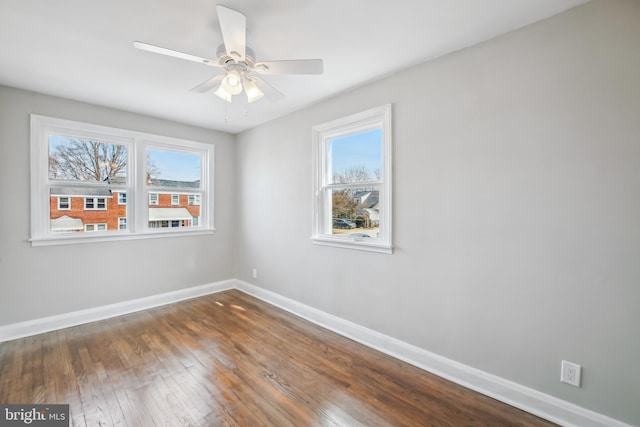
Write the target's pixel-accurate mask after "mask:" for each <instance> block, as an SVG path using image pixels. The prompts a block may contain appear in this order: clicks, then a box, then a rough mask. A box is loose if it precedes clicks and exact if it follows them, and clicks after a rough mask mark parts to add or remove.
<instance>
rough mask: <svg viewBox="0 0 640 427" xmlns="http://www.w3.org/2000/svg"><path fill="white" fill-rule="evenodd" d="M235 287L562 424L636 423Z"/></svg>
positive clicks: (615, 426)
mask: <svg viewBox="0 0 640 427" xmlns="http://www.w3.org/2000/svg"><path fill="white" fill-rule="evenodd" d="M236 287H237V289H239V290H241V291H242V292H245V293H247V294H249V295H252V296H254V297H256V298H259V299H261V300H263V301H265V302H267V303H269V304H272V305H275V306H276V307H280V308H282V309H284V310H286V311H288V312H290V313H293V314H295V315H297V316H299V317H302V318H303V319H306V320H309V321H310V322H313V323H315V324H317V325H319V326H322V327H324V328H326V329H329V330H331V331H333V332H336V333H338V334H340V335H342V336H345V337H347V338H350V339H352V340H354V341H357V342H359V343H361V344H364V345H366V346H367V347H371V348H374V349H376V350H378V351H381V352H382V353H385V354H388V355H389V356H392V357H395V358H396V359H400V360H402V361H404V362H407V363H409V364H411V365H414V366H416V367H418V368H420V369H424V370H425V371H428V372H432V373H434V374H436V375H438V376H440V377H443V378H446V379H448V380H450V381H452V382H454V383H457V384H460V385H462V386H464V387H467V388H470V389H472V390H475V391H477V392H479V393H482V394H484V395H487V396H490V397H492V398H494V399H496V400H499V401H501V402H504V403H507V404H509V405H511V406H515V407H516V408H520V409H522V410H524V411H527V412H529V413H532V414H535V415H537V416H539V417H541V418H544V419H546V420H549V421H552V422H555V423H558V424H560V425H563V426H570V427H632V426H631V425H629V424H625V423H623V422H621V421H618V420H615V419H613V418H610V417H608V416H606V415H602V414H599V413H597V412H594V411H591V410H589V409H586V408H583V407H580V406H577V405H574V404H572V403H569V402H566V401H564V400H561V399H558V398H556V397H553V396H550V395H548V394H545V393H541V392H539V391H537V390H534V389H531V388H528V387H525V386H523V385H520V384H517V383H514V382H513V381H509V380H506V379H504V378H500V377H498V376H495V375H492V374H489V373H487V372H484V371H481V370H479V369H476V368H472V367H471V366H467V365H464V364H462V363H458V362H456V361H454V360H451V359H447V358H446V357H442V356H439V355H437V354H434V353H431V352H429V351H427V350H424V349H422V348H419V347H416V346H414V345H411V344H408V343H406V342H403V341H400V340H397V339H395V338H392V337H390V336H387V335H384V334H381V333H379V332H376V331H373V330H371V329H368V328H365V327H363V326H360V325H358V324H355V323H353V322H349V321H348V320H344V319H341V318H339V317H337V316H334V315H331V314H329V313H325V312H323V311H321V310H318V309H316V308H313V307H309V306H307V305H304V304H302V303H299V302H297V301H294V300H292V299H289V298H286V297H283V296H281V295H278V294H276V293H274V292H271V291H268V290H265V289H263V288H259V287H257V286H254V285H252V284H250V283H247V282H243V281H240V280H238V281H237V286H236Z"/></svg>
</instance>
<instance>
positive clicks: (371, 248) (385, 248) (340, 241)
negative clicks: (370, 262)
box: [311, 236, 393, 254]
mask: <svg viewBox="0 0 640 427" xmlns="http://www.w3.org/2000/svg"><path fill="white" fill-rule="evenodd" d="M311 241H312V242H313V244H314V245H321V246H334V247H338V248H344V249H355V250H359V251H368V252H377V253H381V254H392V253H393V246H391V245H385V244H383V243H373V242H367V241H364V240H355V239H353V240H348V239H345V238H331V237H329V236H327V237H324V236H323V237H312V238H311Z"/></svg>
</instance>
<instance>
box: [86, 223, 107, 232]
mask: <svg viewBox="0 0 640 427" xmlns="http://www.w3.org/2000/svg"><path fill="white" fill-rule="evenodd" d="M89 226H91V227H93V230H87V227H89ZM100 226H104V230H98V227H100ZM108 229H109V227H108V226H107V223H105V222H100V223H95V224H94V223H92V224H85V225H84V231H85V232H87V233H96V232H98V231H107V230H108Z"/></svg>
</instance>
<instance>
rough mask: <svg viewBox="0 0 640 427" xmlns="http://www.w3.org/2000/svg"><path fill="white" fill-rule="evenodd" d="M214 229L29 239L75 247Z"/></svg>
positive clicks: (207, 232) (38, 244) (196, 232)
mask: <svg viewBox="0 0 640 427" xmlns="http://www.w3.org/2000/svg"><path fill="white" fill-rule="evenodd" d="M214 233H215V228H204V229H198V230H189V231H184V230H181V231H149V232H144V233H135V234H133V233H116V232H113V231H107V232H105V233H97V232H96V233H95V234H96V235H95V236H86V235H84V236H73V235H68V236H51V237H37V238H31V239H29V242H31V246H56V245H76V244H83V243H97V242H117V241H121V240H139V239H157V238H163V237H180V236H201V235H207V234H214Z"/></svg>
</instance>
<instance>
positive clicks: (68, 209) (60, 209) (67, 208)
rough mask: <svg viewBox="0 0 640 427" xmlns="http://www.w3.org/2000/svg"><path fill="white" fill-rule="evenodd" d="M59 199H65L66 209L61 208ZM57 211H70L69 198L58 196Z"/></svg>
mask: <svg viewBox="0 0 640 427" xmlns="http://www.w3.org/2000/svg"><path fill="white" fill-rule="evenodd" d="M61 199H67V207H66V208H63V207H62V203H61V201H60V200H61ZM58 210H59V211H70V210H71V196H58Z"/></svg>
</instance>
